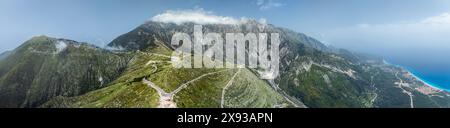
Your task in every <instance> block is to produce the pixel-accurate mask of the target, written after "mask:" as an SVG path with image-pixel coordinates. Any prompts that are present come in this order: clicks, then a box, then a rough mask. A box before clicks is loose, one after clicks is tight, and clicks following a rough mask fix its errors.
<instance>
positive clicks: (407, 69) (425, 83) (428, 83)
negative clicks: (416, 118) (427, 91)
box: [383, 59, 450, 93]
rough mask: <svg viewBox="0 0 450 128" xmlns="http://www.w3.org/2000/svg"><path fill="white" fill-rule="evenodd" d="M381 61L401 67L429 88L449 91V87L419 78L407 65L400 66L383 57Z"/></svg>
mask: <svg viewBox="0 0 450 128" xmlns="http://www.w3.org/2000/svg"><path fill="white" fill-rule="evenodd" d="M383 63H384V64H387V65H392V66H395V67H398V68H401V69H403V70H405V71H407V72H408V74H410V75H411V76H412V77H414V78H415V79H417V80H418V81H420V82H422V83H423V84H424V85H426V86H428V87H431V88H433V89H436V90H438V91H445V92H447V93H450V89H445V88H442V87H440V86H438V85H435V84H432V83H430V82H427V81H426V80H424V79H422V78H420V77H419V76H417V75H416V74H415V73H414V72H413V71H414V70H411V69H410V68H408V67H404V66H401V65H397V64H392V63H389V62H388V61H386V60H385V59H383Z"/></svg>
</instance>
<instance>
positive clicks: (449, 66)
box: [387, 56, 450, 92]
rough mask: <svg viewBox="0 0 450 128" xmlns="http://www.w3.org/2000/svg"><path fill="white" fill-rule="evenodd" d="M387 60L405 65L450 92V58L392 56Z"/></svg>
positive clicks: (425, 80) (424, 80)
mask: <svg viewBox="0 0 450 128" xmlns="http://www.w3.org/2000/svg"><path fill="white" fill-rule="evenodd" d="M387 61H388V62H389V63H391V64H395V65H398V66H401V67H403V68H404V69H406V70H408V71H409V72H411V73H412V74H413V75H415V76H416V77H418V78H419V79H421V80H422V81H423V82H426V83H427V84H429V85H431V86H433V87H435V88H439V89H441V90H446V91H448V92H450V58H441V57H438V58H433V56H429V57H424V58H417V57H415V58H410V57H390V58H389V59H387Z"/></svg>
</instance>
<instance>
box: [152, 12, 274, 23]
mask: <svg viewBox="0 0 450 128" xmlns="http://www.w3.org/2000/svg"><path fill="white" fill-rule="evenodd" d="M151 20H152V21H155V22H164V23H175V24H182V23H186V22H193V23H196V24H231V25H233V24H242V23H246V22H248V21H250V20H253V19H251V18H247V17H241V18H240V19H236V18H233V17H229V16H218V15H215V14H214V13H213V12H211V11H205V10H203V9H202V8H196V9H189V10H175V11H174V10H168V11H166V12H164V13H162V14H158V15H156V16H154V17H152V18H151ZM258 22H259V23H262V24H266V19H264V18H262V19H260V20H259V21H258Z"/></svg>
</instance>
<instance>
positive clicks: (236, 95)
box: [0, 21, 450, 108]
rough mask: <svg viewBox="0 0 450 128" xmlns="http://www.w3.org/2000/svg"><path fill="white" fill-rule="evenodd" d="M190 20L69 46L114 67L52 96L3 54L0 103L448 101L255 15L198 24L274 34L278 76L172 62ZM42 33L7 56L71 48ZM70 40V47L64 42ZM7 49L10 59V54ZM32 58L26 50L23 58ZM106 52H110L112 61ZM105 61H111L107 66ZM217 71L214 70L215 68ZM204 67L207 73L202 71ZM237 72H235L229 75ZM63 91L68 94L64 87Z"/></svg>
mask: <svg viewBox="0 0 450 128" xmlns="http://www.w3.org/2000/svg"><path fill="white" fill-rule="evenodd" d="M194 25H195V24H194V23H183V24H174V23H161V22H153V21H148V22H146V23H144V24H142V25H140V26H138V27H136V28H135V29H133V30H131V31H130V32H128V33H125V34H123V35H121V36H119V37H117V38H116V39H114V40H113V41H112V42H111V43H110V44H108V46H109V47H113V48H116V49H121V50H119V51H111V50H107V49H102V48H97V47H88V46H86V48H87V49H90V50H87V51H92V52H87V53H86V52H75V53H73V54H79V55H97V56H101V57H92V56H91V57H88V58H84V59H80V58H78V59H80V60H85V62H86V63H85V64H88V65H82V66H80V67H77V68H75V69H76V70H79V69H85V67H84V66H87V67H89V64H91V63H93V62H97V61H98V60H103V61H106V62H107V63H106V62H105V63H106V64H105V63H97V64H98V66H96V68H92V69H91V70H92V71H101V72H104V73H101V74H102V75H105V74H108V72H107V71H109V70H105V69H103V68H105V67H106V68H109V69H113V72H109V73H110V74H109V75H111V76H110V77H109V78H102V79H108V80H107V81H105V82H104V83H100V84H101V85H103V84H104V85H105V86H98V85H99V81H98V79H99V78H98V75H99V74H97V73H93V75H92V76H93V77H92V78H88V79H96V80H91V81H97V82H88V85H82V84H77V83H67V86H68V87H72V88H77V87H79V86H82V87H92V86H93V87H92V88H89V89H85V90H83V89H82V90H83V91H81V92H82V93H74V92H73V91H75V92H77V91H80V90H79V89H69V90H66V91H56V92H55V91H53V93H50V94H52V95H51V96H41V95H43V94H45V93H47V92H52V91H48V90H49V89H55V88H56V89H58V86H51V87H47V86H44V85H41V84H38V85H39V86H33V82H34V81H36V80H31V82H28V83H19V84H17V83H15V81H16V80H17V79H16V78H21V79H24V80H26V79H25V78H23V77H18V76H20V75H18V74H13V73H11V72H13V71H16V70H13V71H11V70H10V69H23V70H20V71H16V72H27V73H28V72H29V71H30V70H31V69H28V68H25V67H24V66H22V67H20V66H19V67H14V66H11V65H14V64H17V63H23V62H21V61H17V60H16V61H4V60H1V61H0V67H1V68H0V78H1V79H0V92H1V93H0V94H2V95H0V105H4V106H3V107H5V106H6V107H158V106H161V104H165V103H170V104H175V106H176V107H188V108H190V107H325V108H329V107H352V108H353V107H356V108H358V107H449V106H450V95H449V94H448V93H446V92H443V91H440V90H435V89H432V88H430V87H428V86H426V85H425V84H424V83H422V82H421V81H419V80H417V79H416V78H414V77H413V76H412V75H411V74H410V73H409V72H407V71H406V70H404V69H401V68H398V67H394V66H391V65H387V64H384V63H383V62H382V61H381V60H380V58H377V57H373V56H370V55H360V54H355V53H353V52H350V51H347V50H336V49H333V48H329V47H327V46H325V45H323V44H322V43H321V42H320V41H318V40H316V39H314V38H312V37H309V36H307V35H305V34H301V33H297V32H294V31H291V30H288V29H285V28H278V27H275V26H273V25H267V24H261V23H255V22H251V23H249V24H239V25H218V24H204V25H203V30H202V31H203V32H204V33H207V32H218V33H228V32H238V33H248V32H266V33H272V32H276V33H280V40H281V44H280V76H279V77H277V78H276V79H274V80H261V79H257V78H258V77H259V76H258V73H256V72H254V71H252V70H250V69H247V68H245V69H243V70H242V71H241V70H229V71H223V72H222V71H220V69H175V68H173V67H172V66H171V64H170V56H171V53H172V52H173V49H174V48H173V46H171V44H170V41H171V36H172V35H173V34H174V33H175V32H185V33H188V34H189V35H191V37H192V33H193V26H194ZM261 27H263V28H264V30H263V31H260V29H261ZM41 38H42V39H41ZM41 38H38V39H40V40H41V41H39V42H40V43H42V44H51V43H54V44H53V45H37V46H39V47H32V49H31V50H30V49H29V48H28V47H26V45H24V46H19V48H17V49H16V50H15V52H14V54H18V55H14V54H12V55H11V56H19V55H21V54H27V51H34V52H35V53H40V52H48V53H51V54H49V55H47V56H42V57H41V58H42V59H39V58H38V59H37V61H39V62H36V63H42V62H40V61H42V60H46V59H49V58H52V57H54V56H58V55H60V54H69V55H70V53H66V52H67V51H68V50H67V49H66V48H65V47H62V46H64V45H55V44H57V43H58V41H68V42H70V41H69V40H58V39H56V42H55V41H53V42H52V39H46V38H43V37H41ZM32 40H33V39H32ZM49 42H50V43H49ZM25 44H27V43H25ZM66 45H67V44H66ZM58 46H59V47H58ZM68 46H69V48H70V47H73V45H71V44H70V43H69V45H68ZM81 46H83V45H81ZM66 47H67V46H66ZM11 56H9V57H8V58H9V59H11V58H14V57H11ZM8 58H7V59H8ZM32 58H33V57H27V58H26V59H25V60H30V59H32ZM111 58H113V59H112V60H110V59H111ZM108 60H110V61H108ZM66 61H70V60H67V59H57V62H62V63H64V62H66ZM116 61H119V62H116ZM32 62H33V63H35V62H34V61H32ZM8 63H9V64H8ZM110 63H113V65H114V66H108V64H110ZM3 67H6V68H3ZM10 67H11V68H10ZM83 67H84V68H83ZM32 69H33V68H32ZM57 69H59V68H57ZM59 70H62V69H59ZM218 71H220V73H217V74H215V73H213V72H218ZM38 72H42V71H38ZM105 72H106V73H105ZM210 73H213V74H211V75H206V74H210ZM28 74H30V73H28ZM31 74H36V73H31ZM243 74H245V75H243ZM41 75H42V76H41V77H45V78H42V79H53V78H60V77H68V76H70V75H68V74H64V75H60V77H57V76H49V75H44V74H41ZM83 75H85V74H83V73H80V74H77V75H75V76H74V77H79V76H83ZM205 75H206V76H205ZM236 75H237V76H238V77H233V76H236ZM38 76H39V75H38ZM167 76H170V78H169V77H167ZM202 76H203V77H202ZM30 77H31V76H30ZM33 77H34V76H33ZM144 80H149V81H150V82H151V83H154V85H155V86H157V87H159V88H162V89H163V90H165V92H171V91H174V90H180V89H181V91H180V92H179V93H176V94H173V95H172V98H164V97H163V96H164V95H158V94H161V93H159V92H158V91H157V90H156V89H154V88H152V86H149V85H146V84H145V82H144ZM5 81H6V82H5ZM191 81H192V82H191ZM37 83H39V82H37ZM27 84H31V85H32V86H33V87H34V89H28V88H29V87H28V86H27ZM9 88H14V89H17V88H18V89H19V90H21V91H22V93H18V94H20V95H18V94H14V93H13V94H8V93H11V92H14V91H12V90H11V89H9ZM22 88H25V89H22ZM41 88H44V90H42V89H41ZM27 90H41V91H40V93H36V94H38V95H36V94H34V93H27V92H26V91H27ZM46 90H47V91H46ZM64 92H67V93H70V94H64ZM32 94H33V95H32ZM11 95H18V97H23V98H22V99H21V98H18V99H17V100H18V101H19V102H17V101H15V100H14V97H12V96H11ZM36 97H38V98H36ZM11 99H13V100H11ZM36 99H39V100H36ZM10 102H13V103H16V102H17V103H16V104H11V103H10ZM5 104H6V105H5ZM171 106H173V105H171Z"/></svg>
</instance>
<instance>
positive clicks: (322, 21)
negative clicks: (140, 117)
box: [0, 0, 450, 51]
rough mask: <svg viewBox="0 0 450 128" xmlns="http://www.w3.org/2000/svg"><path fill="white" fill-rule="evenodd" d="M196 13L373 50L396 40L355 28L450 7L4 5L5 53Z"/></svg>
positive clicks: (95, 1)
mask: <svg viewBox="0 0 450 128" xmlns="http://www.w3.org/2000/svg"><path fill="white" fill-rule="evenodd" d="M194 8H202V9H203V10H206V11H212V12H214V14H215V15H221V16H231V17H236V18H239V17H250V18H255V19H260V18H265V19H266V20H267V22H269V23H271V24H275V25H277V26H281V27H286V28H290V29H293V30H295V31H298V32H303V33H306V34H308V35H311V36H313V37H316V38H318V39H319V40H321V41H323V42H324V43H326V44H331V45H334V46H337V47H344V48H348V49H354V50H358V49H359V50H361V48H360V47H350V46H354V43H356V41H357V42H358V43H360V42H368V43H366V44H364V45H371V44H376V43H379V42H388V41H392V40H386V41H384V40H379V41H378V40H376V41H375V40H374V38H375V37H373V36H374V35H377V34H378V33H371V34H372V35H370V34H369V35H362V36H361V38H356V39H355V38H353V37H352V35H353V34H354V33H361V31H365V30H364V29H361V30H359V29H357V30H354V28H355V27H358V26H359V27H364V26H365V27H367V26H381V27H380V28H382V27H383V25H388V24H401V23H409V22H411V23H414V22H420V21H422V20H423V19H426V18H429V17H433V16H439V15H441V14H444V13H445V12H450V1H448V0H339V1H337V0H227V1H223V0H220V1H219V0H190V1H188V0H31V1H30V0H1V1H0V19H1V20H0V46H1V47H0V51H4V50H11V49H13V48H15V47H17V46H18V45H20V44H21V43H23V42H24V41H25V40H27V39H29V38H31V37H32V36H35V35H49V36H53V37H62V38H69V39H74V40H77V41H84V42H90V43H93V44H96V45H100V46H103V45H105V44H107V43H108V42H109V41H111V40H112V39H113V38H115V37H117V36H118V35H120V34H123V33H126V32H128V31H130V30H131V29H133V28H134V27H136V26H138V25H139V24H141V23H143V22H144V21H146V20H149V19H150V18H151V17H153V16H155V15H157V14H161V13H164V12H165V11H167V10H185V9H194ZM343 31H345V32H343ZM362 37H367V38H362ZM386 38H389V39H390V38H392V37H386ZM376 39H380V38H376ZM395 41H396V42H401V41H402V40H395ZM361 47H363V46H361ZM361 51H366V50H361Z"/></svg>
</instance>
